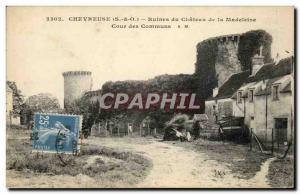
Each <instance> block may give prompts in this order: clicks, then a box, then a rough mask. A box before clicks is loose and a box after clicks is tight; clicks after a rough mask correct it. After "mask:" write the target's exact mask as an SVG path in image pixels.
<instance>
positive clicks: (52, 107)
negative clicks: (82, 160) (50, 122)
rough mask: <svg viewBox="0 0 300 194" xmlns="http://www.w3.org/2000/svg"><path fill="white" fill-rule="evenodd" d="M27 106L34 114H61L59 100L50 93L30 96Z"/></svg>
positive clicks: (26, 102)
mask: <svg viewBox="0 0 300 194" xmlns="http://www.w3.org/2000/svg"><path fill="white" fill-rule="evenodd" d="M25 104H26V106H28V108H29V109H30V110H31V111H32V112H50V113H51V112H52V113H54V112H55V113H57V112H60V106H59V102H58V99H57V98H56V97H54V96H52V95H51V94H49V93H40V94H37V95H33V96H30V97H28V99H27V100H26V101H25Z"/></svg>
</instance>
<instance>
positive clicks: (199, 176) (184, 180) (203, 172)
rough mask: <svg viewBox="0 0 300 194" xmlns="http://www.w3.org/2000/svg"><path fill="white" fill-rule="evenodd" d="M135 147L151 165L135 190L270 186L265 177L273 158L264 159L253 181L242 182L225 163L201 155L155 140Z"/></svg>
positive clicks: (243, 180)
mask: <svg viewBox="0 0 300 194" xmlns="http://www.w3.org/2000/svg"><path fill="white" fill-rule="evenodd" d="M134 147H135V149H136V150H137V151H139V152H141V153H143V154H144V155H145V156H147V157H149V158H150V159H151V160H152V162H153V169H152V170H151V172H150V174H149V175H148V176H147V178H146V179H145V180H144V181H143V182H141V183H140V184H139V185H137V187H143V188H144V187H150V188H153V187H154V188H155V187H159V188H163V187H171V188H176V187H189V188H190V187H197V188H211V187H213V188H220V187H230V188H236V187H243V188H253V187H260V188H268V187H270V186H269V185H268V183H267V179H266V175H267V174H268V167H269V164H270V162H271V161H272V160H273V159H269V160H267V161H266V162H265V163H264V164H263V165H262V167H261V171H259V172H258V173H257V174H256V176H255V177H254V178H252V179H250V180H245V179H239V178H237V177H235V176H234V175H233V174H232V173H231V172H230V170H229V169H228V168H227V167H226V166H225V165H224V164H220V163H218V162H216V161H214V160H209V158H208V156H207V155H205V154H203V153H198V152H195V151H192V150H187V149H185V148H181V147H177V146H174V145H171V144H167V143H163V142H158V141H154V142H153V143H151V144H145V145H140V144H139V145H137V146H134Z"/></svg>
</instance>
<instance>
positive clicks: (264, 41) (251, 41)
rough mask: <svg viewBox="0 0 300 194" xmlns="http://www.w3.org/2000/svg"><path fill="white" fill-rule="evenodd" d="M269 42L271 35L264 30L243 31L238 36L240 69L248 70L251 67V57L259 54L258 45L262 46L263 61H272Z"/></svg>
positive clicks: (270, 41)
mask: <svg viewBox="0 0 300 194" xmlns="http://www.w3.org/2000/svg"><path fill="white" fill-rule="evenodd" d="M271 44H272V36H271V35H270V34H269V33H267V32H266V31H264V30H252V31H249V32H246V33H244V34H243V35H242V36H241V38H240V42H239V47H238V59H239V60H240V62H241V64H242V69H243V70H248V69H250V68H251V64H252V57H253V56H254V55H255V54H259V50H260V46H262V47H263V49H262V55H263V56H264V57H265V58H264V62H265V63H269V62H272V59H271Z"/></svg>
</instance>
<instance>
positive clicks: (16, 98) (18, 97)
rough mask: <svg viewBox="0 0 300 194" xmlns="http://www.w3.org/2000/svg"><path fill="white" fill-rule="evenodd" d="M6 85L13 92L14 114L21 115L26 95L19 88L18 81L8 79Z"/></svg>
mask: <svg viewBox="0 0 300 194" xmlns="http://www.w3.org/2000/svg"><path fill="white" fill-rule="evenodd" d="M6 85H7V87H9V88H10V89H12V92H13V114H17V115H19V114H20V111H21V109H22V107H21V105H22V104H23V103H24V96H23V95H22V92H21V90H19V89H18V87H17V84H16V82H13V81H6Z"/></svg>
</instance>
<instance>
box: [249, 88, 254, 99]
mask: <svg viewBox="0 0 300 194" xmlns="http://www.w3.org/2000/svg"><path fill="white" fill-rule="evenodd" d="M248 98H249V102H253V99H254V90H253V89H252V90H249V93H248Z"/></svg>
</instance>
